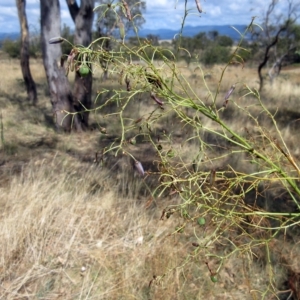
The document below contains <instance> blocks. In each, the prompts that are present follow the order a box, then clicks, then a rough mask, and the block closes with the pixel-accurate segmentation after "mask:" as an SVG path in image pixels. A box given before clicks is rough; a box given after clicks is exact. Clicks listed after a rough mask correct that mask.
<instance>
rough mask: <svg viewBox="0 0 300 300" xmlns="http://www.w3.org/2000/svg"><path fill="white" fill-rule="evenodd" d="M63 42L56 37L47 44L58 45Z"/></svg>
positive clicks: (60, 38)
mask: <svg viewBox="0 0 300 300" xmlns="http://www.w3.org/2000/svg"><path fill="white" fill-rule="evenodd" d="M63 41H64V39H63V38H62V37H60V36H58V37H54V38H51V39H50V40H49V44H60V43H62V42H63Z"/></svg>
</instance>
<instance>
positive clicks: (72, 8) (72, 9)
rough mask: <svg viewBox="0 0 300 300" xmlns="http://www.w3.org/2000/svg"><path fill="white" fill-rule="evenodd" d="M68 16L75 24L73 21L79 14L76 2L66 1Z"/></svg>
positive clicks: (73, 0) (74, 0) (72, 0)
mask: <svg viewBox="0 0 300 300" xmlns="http://www.w3.org/2000/svg"><path fill="white" fill-rule="evenodd" d="M66 2H67V5H68V8H69V12H70V15H71V17H72V20H73V21H74V22H75V19H76V17H77V15H78V13H79V6H78V4H77V1H76V0H66Z"/></svg>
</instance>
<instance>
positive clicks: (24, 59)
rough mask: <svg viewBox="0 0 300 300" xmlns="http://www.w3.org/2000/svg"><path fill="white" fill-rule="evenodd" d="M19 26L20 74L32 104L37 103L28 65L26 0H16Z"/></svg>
mask: <svg viewBox="0 0 300 300" xmlns="http://www.w3.org/2000/svg"><path fill="white" fill-rule="evenodd" d="M16 4H17V9H18V15H19V21H20V27H21V37H22V44H21V53H20V62H21V69H22V74H23V78H24V82H25V86H26V89H27V95H28V98H29V101H31V102H32V103H33V104H36V103H37V92H36V86H35V82H34V80H33V78H32V76H31V72H30V67H29V32H28V23H27V16H26V11H25V7H26V0H16Z"/></svg>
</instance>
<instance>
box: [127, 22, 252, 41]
mask: <svg viewBox="0 0 300 300" xmlns="http://www.w3.org/2000/svg"><path fill="white" fill-rule="evenodd" d="M233 27H234V28H236V29H237V30H238V31H239V32H241V33H243V32H244V31H245V29H246V27H247V26H246V25H233ZM214 30H216V31H218V32H219V34H220V35H227V36H229V37H231V38H232V39H233V40H235V41H237V40H239V39H240V35H239V33H238V32H237V31H236V30H235V29H233V28H232V27H231V26H230V25H220V26H186V27H185V28H184V29H183V35H184V36H189V37H193V36H195V35H196V34H198V33H199V32H210V31H214ZM179 32H180V30H179V29H178V30H172V29H156V30H150V29H140V31H139V35H140V36H141V37H146V36H147V35H148V34H154V35H158V36H159V38H160V39H161V40H171V39H173V38H174V37H175V36H176V35H177V34H179ZM130 35H134V34H132V33H131V34H129V36H130Z"/></svg>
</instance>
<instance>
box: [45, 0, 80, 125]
mask: <svg viewBox="0 0 300 300" xmlns="http://www.w3.org/2000/svg"><path fill="white" fill-rule="evenodd" d="M40 3H41V42H42V52H43V62H44V68H45V71H46V76H47V81H48V85H49V90H50V95H51V104H52V108H53V115H54V117H55V122H56V126H57V127H58V129H63V130H64V131H70V130H71V126H72V124H74V125H75V128H76V129H77V130H79V131H80V130H81V125H80V122H79V120H78V115H77V114H75V115H74V114H73V115H72V114H69V113H74V112H75V110H74V107H73V97H72V92H71V89H70V85H69V81H68V79H67V77H66V76H65V70H64V68H62V67H60V65H59V61H60V59H61V56H62V51H61V45H60V44H49V40H50V39H51V38H53V37H59V36H60V25H61V22H60V5H59V1H58V0H41V1H40ZM73 120H74V123H73Z"/></svg>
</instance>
